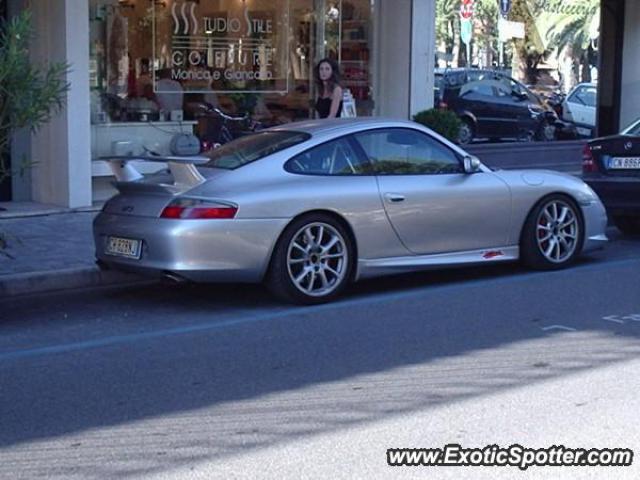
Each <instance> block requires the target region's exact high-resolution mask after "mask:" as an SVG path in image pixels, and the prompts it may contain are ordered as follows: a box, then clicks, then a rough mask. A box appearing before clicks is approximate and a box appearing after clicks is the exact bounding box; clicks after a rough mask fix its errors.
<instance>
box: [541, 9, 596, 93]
mask: <svg viewBox="0 0 640 480" xmlns="http://www.w3.org/2000/svg"><path fill="white" fill-rule="evenodd" d="M582 6H584V8H582V9H579V10H577V13H573V14H571V15H569V14H565V15H562V16H560V17H558V18H557V20H556V23H555V25H553V26H552V27H551V28H550V29H549V31H548V32H547V40H548V41H549V48H550V49H551V50H556V51H557V56H558V58H559V59H560V58H566V59H568V61H569V63H570V65H569V69H568V71H567V72H566V73H565V88H566V89H567V90H568V89H570V88H572V87H573V86H574V85H575V84H576V83H578V80H580V81H583V82H588V81H591V70H590V64H591V60H592V58H593V54H594V52H595V51H596V49H597V45H596V39H597V37H598V29H599V26H600V23H599V22H600V2H599V0H583V1H582ZM580 67H582V68H580ZM580 70H582V71H580ZM579 77H581V78H579Z"/></svg>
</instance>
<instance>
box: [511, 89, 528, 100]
mask: <svg viewBox="0 0 640 480" xmlns="http://www.w3.org/2000/svg"><path fill="white" fill-rule="evenodd" d="M511 95H513V96H514V97H516V98H517V99H518V100H521V101H522V100H526V99H527V98H529V96H528V95H527V94H526V93H524V92H519V91H517V90H513V91H512V92H511Z"/></svg>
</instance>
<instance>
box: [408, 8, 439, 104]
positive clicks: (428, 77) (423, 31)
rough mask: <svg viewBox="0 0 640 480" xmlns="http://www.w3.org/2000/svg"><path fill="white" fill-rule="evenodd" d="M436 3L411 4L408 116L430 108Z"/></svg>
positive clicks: (431, 100)
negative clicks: (411, 25) (411, 24)
mask: <svg viewBox="0 0 640 480" xmlns="http://www.w3.org/2000/svg"><path fill="white" fill-rule="evenodd" d="M435 17H436V0H413V18H412V21H413V27H412V29H411V30H412V48H411V107H410V108H411V112H410V113H411V115H414V114H416V113H418V112H420V111H422V110H426V109H428V108H431V107H433V83H434V75H433V70H434V68H435V48H436V21H435Z"/></svg>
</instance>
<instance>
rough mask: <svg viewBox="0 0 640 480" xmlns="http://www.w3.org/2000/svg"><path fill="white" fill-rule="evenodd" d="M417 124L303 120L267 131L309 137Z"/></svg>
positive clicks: (370, 119) (379, 119) (380, 119)
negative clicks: (297, 133) (293, 132)
mask: <svg viewBox="0 0 640 480" xmlns="http://www.w3.org/2000/svg"><path fill="white" fill-rule="evenodd" d="M416 126H417V124H416V123H415V122H410V121H408V120H401V119H394V118H385V117H361V118H330V119H328V118H325V119H318V120H304V121H300V122H293V123H285V124H283V125H278V126H277V127H272V128H270V129H269V131H296V132H305V133H309V134H310V135H319V134H325V133H330V132H332V131H335V130H345V129H346V130H358V129H359V128H365V129H369V128H388V127H413V128H415V127H416Z"/></svg>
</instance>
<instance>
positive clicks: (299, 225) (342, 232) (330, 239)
mask: <svg viewBox="0 0 640 480" xmlns="http://www.w3.org/2000/svg"><path fill="white" fill-rule="evenodd" d="M354 264H355V254H354V248H353V244H352V241H351V237H350V235H349V233H348V232H347V230H346V229H345V227H344V226H343V225H342V224H341V223H340V222H339V221H338V220H336V219H335V218H334V217H332V216H331V215H327V214H322V213H318V214H312V215H308V216H305V217H302V218H300V219H298V220H295V221H294V222H292V223H291V224H290V225H289V226H288V227H287V228H286V229H285V231H284V232H283V234H282V236H281V237H280V239H279V240H278V243H277V245H276V248H275V251H274V253H273V256H272V259H271V265H270V268H269V272H268V274H267V278H266V281H267V287H268V288H269V289H270V290H271V291H272V292H273V293H274V294H275V295H276V296H277V297H279V298H281V299H282V300H285V301H288V302H294V303H300V304H306V305H310V304H316V303H323V302H327V301H329V300H332V299H334V298H335V297H337V296H338V295H339V294H340V293H341V292H342V291H343V290H344V288H345V287H346V286H347V284H348V283H349V281H350V279H351V272H352V270H353V266H354Z"/></svg>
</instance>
